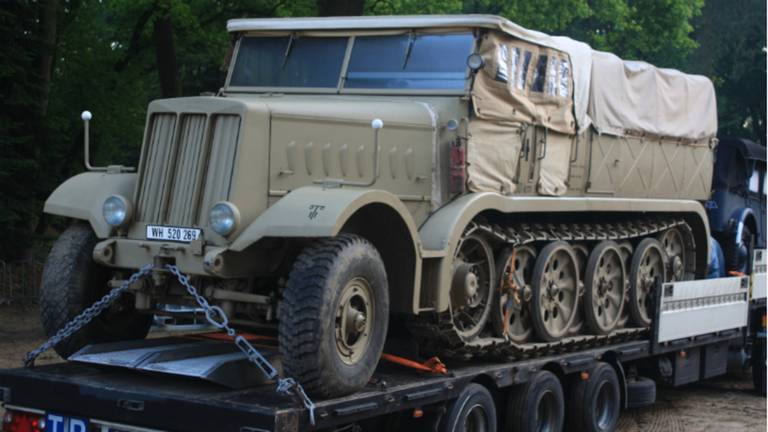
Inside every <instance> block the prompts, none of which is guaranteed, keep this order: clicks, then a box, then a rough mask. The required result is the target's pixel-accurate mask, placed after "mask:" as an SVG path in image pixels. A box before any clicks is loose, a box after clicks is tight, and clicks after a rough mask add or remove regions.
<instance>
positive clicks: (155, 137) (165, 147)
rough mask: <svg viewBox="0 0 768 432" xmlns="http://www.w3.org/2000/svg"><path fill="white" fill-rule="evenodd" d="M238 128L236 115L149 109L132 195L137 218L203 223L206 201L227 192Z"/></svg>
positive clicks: (181, 223)
mask: <svg viewBox="0 0 768 432" xmlns="http://www.w3.org/2000/svg"><path fill="white" fill-rule="evenodd" d="M177 123H178V124H177ZM239 132H240V117H239V116H236V115H213V116H209V115H206V114H183V113H182V114H166V113H162V114H154V115H153V116H152V117H151V120H150V126H149V133H148V135H147V143H146V149H145V151H144V156H143V157H144V160H143V161H142V170H141V178H140V181H139V189H138V197H137V200H136V203H137V213H136V214H137V216H138V219H139V220H140V221H143V222H149V223H163V224H169V225H179V226H202V225H203V224H204V222H205V221H206V215H207V210H208V209H209V208H210V206H211V205H213V203H215V202H217V201H221V200H226V199H227V198H228V197H229V188H230V184H231V181H232V170H233V167H234V160H235V152H236V148H237V139H238V135H239Z"/></svg>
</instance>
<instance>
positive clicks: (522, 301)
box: [491, 246, 536, 343]
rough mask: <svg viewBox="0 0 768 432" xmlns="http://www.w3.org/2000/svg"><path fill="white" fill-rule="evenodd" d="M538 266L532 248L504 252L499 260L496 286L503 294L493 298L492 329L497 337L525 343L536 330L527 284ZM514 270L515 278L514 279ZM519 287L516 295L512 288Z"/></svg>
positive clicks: (522, 247) (525, 247) (505, 250)
mask: <svg viewBox="0 0 768 432" xmlns="http://www.w3.org/2000/svg"><path fill="white" fill-rule="evenodd" d="M535 262H536V250H535V249H534V248H532V247H530V246H521V247H518V248H515V249H511V248H508V249H504V250H502V251H501V253H500V254H499V257H498V259H497V260H496V269H497V274H498V276H497V280H498V282H497V284H496V285H498V286H499V290H500V292H497V293H496V295H494V301H495V304H494V307H493V311H492V312H491V314H492V315H491V317H492V322H493V329H494V332H495V334H496V335H497V336H499V337H508V338H509V340H511V341H512V342H515V343H523V342H526V341H527V340H528V339H529V338H530V336H531V333H533V327H532V324H531V314H530V299H528V298H526V297H530V294H526V293H527V292H528V291H529V290H530V287H529V286H528V283H529V282H530V280H531V276H532V273H533V265H534V263H535ZM512 268H514V270H515V274H514V275H511V274H510V272H511V269H512ZM512 283H513V284H514V285H515V286H516V287H517V293H516V294H515V293H513V292H511V287H510V284H512Z"/></svg>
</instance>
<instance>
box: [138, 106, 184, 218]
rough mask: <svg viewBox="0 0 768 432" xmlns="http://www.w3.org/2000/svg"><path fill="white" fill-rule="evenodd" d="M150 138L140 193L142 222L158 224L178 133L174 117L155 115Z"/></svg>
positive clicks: (139, 207)
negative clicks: (167, 171) (167, 173)
mask: <svg viewBox="0 0 768 432" xmlns="http://www.w3.org/2000/svg"><path fill="white" fill-rule="evenodd" d="M151 127H152V129H151V131H150V134H149V137H148V140H147V141H148V143H147V146H148V149H147V152H146V155H145V157H146V162H145V163H144V170H143V173H142V176H143V177H144V178H143V179H142V181H141V183H140V184H141V191H140V192H139V201H138V205H137V207H138V211H139V214H138V216H139V218H140V219H141V220H148V221H158V220H160V216H161V215H160V212H161V210H162V205H161V204H162V196H163V191H164V190H165V181H166V178H167V176H166V169H167V166H168V160H169V158H170V153H171V149H172V148H173V134H174V131H175V129H176V115H175V114H155V115H154V116H153V117H152V126H151Z"/></svg>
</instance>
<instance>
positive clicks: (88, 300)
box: [40, 223, 152, 358]
mask: <svg viewBox="0 0 768 432" xmlns="http://www.w3.org/2000/svg"><path fill="white" fill-rule="evenodd" d="M96 242H97V238H96V235H95V234H94V233H93V231H92V230H91V228H90V227H89V226H88V225H86V224H84V223H78V224H75V225H72V226H71V227H69V228H67V229H66V230H65V231H64V232H63V233H62V234H61V236H60V237H59V239H58V240H56V243H54V245H53V248H51V252H50V254H49V255H48V258H47V259H46V261H45V266H44V267H43V275H42V279H41V283H40V317H41V320H42V324H43V329H44V330H45V333H46V335H47V336H48V337H51V336H53V335H54V334H55V333H56V332H57V331H59V329H61V328H62V327H64V325H66V324H67V322H69V321H70V320H72V318H74V317H75V316H77V315H78V314H79V313H80V312H82V311H83V310H84V309H85V308H87V307H88V306H90V305H91V304H93V303H94V302H96V301H97V300H99V299H100V298H101V297H102V296H104V295H105V294H106V293H107V292H108V291H109V288H108V286H107V282H109V279H110V276H111V275H110V271H109V269H107V268H106V267H102V266H100V265H99V264H97V263H96V262H95V261H93V257H92V253H93V248H94V246H95V245H96ZM151 324H152V316H151V315H142V314H138V313H136V311H135V309H134V308H133V304H132V302H131V301H130V298H129V296H126V295H124V297H123V298H122V299H119V300H118V301H117V302H115V303H114V304H113V306H112V307H110V308H109V309H107V310H106V311H104V312H103V313H102V314H101V315H99V316H97V317H96V318H94V319H93V321H91V322H90V323H89V324H88V325H86V326H85V327H83V328H82V329H80V330H79V331H78V332H77V333H75V334H74V335H73V336H72V337H70V338H69V339H67V340H65V341H64V342H61V343H60V344H58V345H56V346H55V347H54V349H55V350H56V352H57V353H58V354H59V355H60V356H61V357H63V358H67V357H69V356H70V355H72V354H74V353H75V352H77V351H78V350H79V349H80V348H83V347H84V346H86V345H89V344H92V343H104V342H117V341H123V340H132V339H143V338H145V337H146V336H147V333H148V332H149V328H150V326H151Z"/></svg>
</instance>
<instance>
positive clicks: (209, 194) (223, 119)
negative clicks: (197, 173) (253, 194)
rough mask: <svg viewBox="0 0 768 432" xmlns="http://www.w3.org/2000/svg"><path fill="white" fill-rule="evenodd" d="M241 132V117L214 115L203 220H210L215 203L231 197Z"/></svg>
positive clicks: (202, 211) (204, 191)
mask: <svg viewBox="0 0 768 432" xmlns="http://www.w3.org/2000/svg"><path fill="white" fill-rule="evenodd" d="M239 134H240V117H238V116H234V115H220V116H216V117H214V120H213V132H212V134H211V135H212V136H211V152H210V157H209V159H208V172H207V174H206V176H205V186H204V188H203V199H202V201H201V203H202V205H201V206H200V219H199V220H201V221H202V220H206V221H207V220H208V217H207V215H208V210H209V209H210V208H211V207H212V206H213V205H214V204H215V203H217V202H218V201H222V200H226V199H227V198H228V197H229V187H230V184H231V182H232V169H233V166H234V160H235V153H236V149H237V139H238V136H239Z"/></svg>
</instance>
